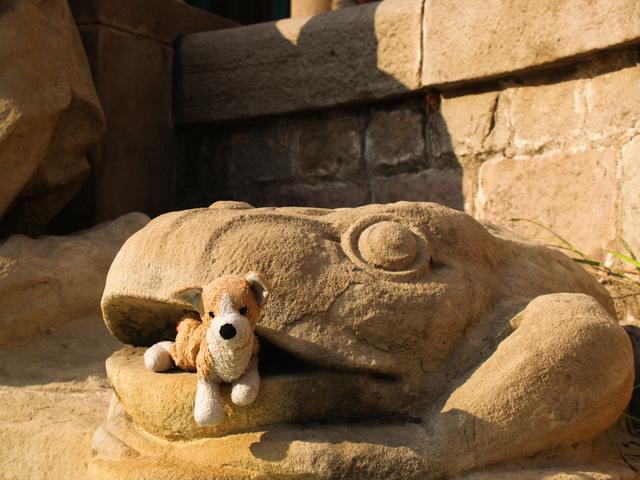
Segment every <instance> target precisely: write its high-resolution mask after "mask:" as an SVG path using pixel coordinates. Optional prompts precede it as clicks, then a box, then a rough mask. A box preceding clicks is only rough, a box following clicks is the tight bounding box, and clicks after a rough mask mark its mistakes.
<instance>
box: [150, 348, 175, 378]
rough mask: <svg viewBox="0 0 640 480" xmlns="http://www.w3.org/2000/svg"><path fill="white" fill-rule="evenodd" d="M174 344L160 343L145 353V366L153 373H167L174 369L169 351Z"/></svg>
mask: <svg viewBox="0 0 640 480" xmlns="http://www.w3.org/2000/svg"><path fill="white" fill-rule="evenodd" d="M172 345H173V342H160V343H156V344H155V345H153V346H151V347H149V348H148V349H147V351H146V352H144V365H145V367H147V368H148V369H149V370H151V371H153V372H166V371H167V370H171V369H172V368H173V367H174V362H173V358H171V354H170V353H169V350H170V349H171V346H172Z"/></svg>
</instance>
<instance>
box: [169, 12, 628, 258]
mask: <svg viewBox="0 0 640 480" xmlns="http://www.w3.org/2000/svg"><path fill="white" fill-rule="evenodd" d="M492 3H494V4H495V5H493V6H491V5H489V6H487V5H486V2H484V1H481V0H477V1H475V0H474V1H470V2H465V10H464V11H460V12H455V11H451V10H450V5H451V4H450V2H447V1H445V0H430V1H418V0H387V1H385V2H383V3H380V4H373V5H368V6H363V7H358V8H351V9H345V10H342V11H338V12H333V13H327V14H324V15H319V16H315V17H310V18H307V19H291V20H287V21H282V22H277V23H270V24H262V25H254V26H250V27H242V28H236V29H231V30H226V31H218V32H206V33H201V34H195V35H189V36H187V37H186V38H185V39H184V41H183V42H182V45H181V48H180V50H179V52H178V62H177V70H176V74H177V76H178V85H179V88H178V92H177V98H178V103H177V105H176V119H177V121H178V122H179V123H180V124H181V140H180V141H181V148H180V150H181V159H180V161H179V167H178V168H179V170H178V203H179V206H180V207H182V208H187V207H194V206H204V205H207V204H209V203H211V202H213V201H215V200H219V199H236V200H244V201H248V202H250V203H252V204H254V205H256V206H262V205H315V206H323V207H341V206H353V205H361V204H365V203H371V202H374V203H384V202H393V201H397V200H428V201H436V202H440V203H444V204H447V205H450V206H452V207H454V208H459V209H464V210H466V211H468V212H469V213H472V214H473V215H474V216H476V217H477V218H478V219H480V220H482V221H485V222H489V223H495V224H498V225H501V226H506V227H508V228H510V229H512V230H514V231H515V232H516V233H518V234H520V235H522V236H524V237H527V238H531V239H535V240H539V241H551V240H553V238H552V236H551V235H550V234H549V233H547V232H545V230H544V229H541V228H539V227H536V226H535V225H533V224H531V223H527V222H521V221H514V220H513V219H515V218H526V219H531V220H535V221H538V222H540V223H542V224H544V225H547V226H548V227H550V228H552V229H553V230H555V231H556V232H558V233H559V234H561V235H563V236H564V237H565V238H567V239H569V240H571V241H572V242H573V243H574V244H576V245H578V246H579V247H581V248H582V249H583V250H584V251H586V252H587V253H590V254H593V255H595V256H598V257H602V256H603V255H604V253H603V249H606V248H611V247H613V246H615V242H616V239H617V238H618V237H620V236H622V237H624V238H625V239H626V240H627V241H628V242H629V243H630V244H631V245H632V246H635V247H637V248H638V250H640V226H638V222H637V221H636V219H637V217H638V213H639V212H640V180H638V178H639V177H638V173H640V172H639V171H640V136H639V135H640V93H639V92H640V88H639V87H640V66H639V63H640V58H639V57H640V49H639V46H640V20H639V19H640V11H639V10H640V6H639V4H637V3H636V2H633V1H618V2H607V1H604V0H601V1H596V2H581V1H573V2H562V1H554V2H547V3H549V5H547V3H545V5H546V7H545V8H540V7H539V6H538V4H531V3H530V2H526V1H520V0H511V1H509V2H492ZM550 5H551V6H550ZM551 7H553V8H551ZM488 11H490V12H491V16H492V19H491V22H492V24H493V25H494V28H492V29H487V28H485V27H486V25H487V22H486V21H485V20H483V19H484V18H485V16H486V14H487V13H486V12H488ZM487 21H488V20H487ZM341 32H348V35H346V34H342V33H341ZM240 39H242V41H240Z"/></svg>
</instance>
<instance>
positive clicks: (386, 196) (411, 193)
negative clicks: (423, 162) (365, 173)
mask: <svg viewBox="0 0 640 480" xmlns="http://www.w3.org/2000/svg"><path fill="white" fill-rule="evenodd" d="M463 190H464V187H463V177H462V173H461V172H460V171H459V170H436V169H429V170H423V171H421V172H416V173H402V174H399V175H392V176H388V177H384V176H378V177H373V178H372V179H371V195H372V200H373V201H374V202H376V203H389V202H398V201H400V200H407V201H412V202H437V203H441V204H442V205H446V206H448V207H451V208H456V209H458V210H463V209H464V191H463Z"/></svg>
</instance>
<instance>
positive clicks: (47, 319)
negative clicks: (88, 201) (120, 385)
mask: <svg viewBox="0 0 640 480" xmlns="http://www.w3.org/2000/svg"><path fill="white" fill-rule="evenodd" d="M148 221H149V219H148V217H146V216H145V215H142V214H140V213H132V214H129V215H126V216H124V217H121V218H119V219H117V220H115V221H113V222H111V223H108V224H104V225H101V226H98V227H96V228H94V229H91V230H88V231H86V232H81V233H80V234H77V235H73V236H68V237H53V236H51V237H41V238H38V239H30V238H27V237H24V236H22V235H13V236H11V237H9V238H8V239H7V240H6V241H5V242H4V243H3V244H2V245H1V246H0V270H2V272H3V274H2V277H0V312H1V313H0V346H3V345H7V344H10V343H13V342H16V341H18V340H20V339H24V338H27V337H31V336H34V335H37V334H39V333H43V332H46V331H48V329H50V328H52V327H55V326H57V325H60V324H63V323H65V322H68V321H70V320H73V319H77V318H79V317H83V316H86V315H89V314H91V313H95V312H97V311H98V308H99V304H100V295H101V292H102V289H103V288H104V282H105V278H106V275H107V271H108V270H109V265H110V264H111V262H112V260H113V258H114V257H115V255H116V253H117V252H118V249H119V248H120V246H121V245H122V244H123V243H124V241H125V240H126V239H127V237H129V236H130V235H131V234H132V233H134V232H135V231H136V230H138V229H140V228H142V226H144V225H145V224H146V223H147V222H148Z"/></svg>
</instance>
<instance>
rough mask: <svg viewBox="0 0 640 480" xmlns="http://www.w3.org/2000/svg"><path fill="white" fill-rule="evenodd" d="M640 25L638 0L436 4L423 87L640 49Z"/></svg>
mask: <svg viewBox="0 0 640 480" xmlns="http://www.w3.org/2000/svg"><path fill="white" fill-rule="evenodd" d="M639 18H640V4H638V2H636V1H635V0H623V1H611V0H597V1H589V0H579V1H573V2H565V1H562V0H552V1H549V2H529V1H528V0H514V1H509V2H503V1H501V0H490V1H485V0H477V1H475V0H474V1H468V2H464V3H456V4H452V3H451V2H450V1H448V0H429V1H427V2H426V4H425V15H424V29H425V30H424V31H425V36H424V39H423V46H424V55H423V58H424V62H423V66H424V68H423V73H422V84H423V85H425V86H431V85H443V84H454V83H462V82H469V81H475V80H478V79H483V78H485V79H486V78H490V77H496V76H499V75H504V74H505V73H508V72H515V71H519V70H524V69H531V68H535V67H539V66H542V65H545V64H548V63H552V62H555V61H558V60H562V59H565V58H567V57H571V56H576V55H580V54H584V53H588V52H591V51H594V50H600V49H605V48H608V47H611V46H614V45H619V44H625V43H630V42H632V41H637V39H638V38H639V37H640V21H639V20H638V19H639ZM488 26H490V27H488Z"/></svg>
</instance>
